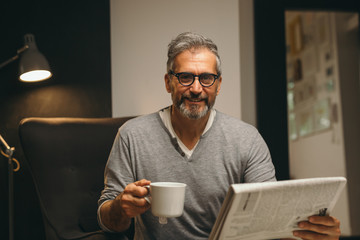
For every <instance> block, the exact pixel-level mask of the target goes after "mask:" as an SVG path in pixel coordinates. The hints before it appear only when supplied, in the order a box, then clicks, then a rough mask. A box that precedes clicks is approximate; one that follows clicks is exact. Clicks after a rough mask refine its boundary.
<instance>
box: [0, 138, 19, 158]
mask: <svg viewBox="0 0 360 240" xmlns="http://www.w3.org/2000/svg"><path fill="white" fill-rule="evenodd" d="M0 142H1V144H2V145H3V146H4V148H5V153H6V154H7V155H8V157H9V158H10V159H11V158H12V155H13V154H14V151H15V148H11V147H9V145H8V144H7V143H6V142H5V140H4V138H3V137H2V136H1V135H0Z"/></svg>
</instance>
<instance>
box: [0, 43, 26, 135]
mask: <svg viewBox="0 0 360 240" xmlns="http://www.w3.org/2000/svg"><path fill="white" fill-rule="evenodd" d="M28 48H29V46H28V45H25V46H23V47H22V48H20V49H18V50H17V51H16V55H15V56H13V57H12V58H10V59H8V60H6V61H5V62H3V63H1V64H0V69H2V68H3V67H5V66H6V65H8V64H9V63H12V62H13V61H15V60H16V59H18V58H19V56H20V54H21V53H23V52H24V51H26V50H27V49H28ZM3 140H4V139H3Z"/></svg>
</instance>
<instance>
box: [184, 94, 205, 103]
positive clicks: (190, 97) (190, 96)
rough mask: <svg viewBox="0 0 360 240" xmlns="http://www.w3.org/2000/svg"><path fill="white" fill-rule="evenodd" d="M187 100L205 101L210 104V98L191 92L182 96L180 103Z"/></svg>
mask: <svg viewBox="0 0 360 240" xmlns="http://www.w3.org/2000/svg"><path fill="white" fill-rule="evenodd" d="M185 99H188V100H190V101H193V102H200V101H205V103H206V104H208V102H209V99H208V96H201V93H199V94H194V93H192V92H190V94H183V95H182V96H181V99H180V103H183V102H184V100H185Z"/></svg>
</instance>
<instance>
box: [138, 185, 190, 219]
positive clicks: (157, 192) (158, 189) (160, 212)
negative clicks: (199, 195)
mask: <svg viewBox="0 0 360 240" xmlns="http://www.w3.org/2000/svg"><path fill="white" fill-rule="evenodd" d="M147 187H149V186H147ZM185 187H186V184H185V183H177V182H154V183H151V184H150V194H149V195H148V196H146V197H145V199H146V200H147V201H148V202H149V203H150V204H151V212H152V214H153V215H154V216H157V217H159V222H160V223H163V224H164V223H166V222H167V220H166V218H169V217H179V216H181V215H182V213H183V210H184V199H185Z"/></svg>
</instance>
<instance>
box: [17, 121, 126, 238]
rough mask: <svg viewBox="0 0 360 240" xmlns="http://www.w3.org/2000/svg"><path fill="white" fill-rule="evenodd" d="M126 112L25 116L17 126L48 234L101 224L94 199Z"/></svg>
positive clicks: (75, 232)
mask: <svg viewBox="0 0 360 240" xmlns="http://www.w3.org/2000/svg"><path fill="white" fill-rule="evenodd" d="M130 118H132V117H126V118H26V119H23V120H22V121H21V123H20V126H19V134H20V140H21V144H22V147H23V150H24V154H25V157H26V160H27V162H28V164H29V168H30V171H31V173H32V176H33V179H34V183H35V187H36V189H37V194H38V198H39V201H40V206H41V210H42V214H43V218H44V224H45V226H44V227H45V232H46V235H47V239H56V237H55V236H57V237H58V238H61V239H72V238H81V237H84V236H86V235H89V232H94V231H97V230H100V228H99V227H98V224H97V219H96V212H97V200H98V199H99V196H100V193H101V190H102V189H103V186H104V168H105V164H106V161H107V158H108V156H109V153H110V150H111V147H112V144H113V141H114V139H115V136H116V133H117V130H118V128H119V127H120V126H121V125H122V124H124V123H125V122H126V121H127V120H129V119H130Z"/></svg>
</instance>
